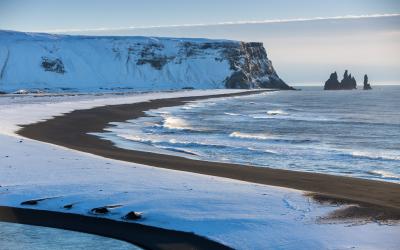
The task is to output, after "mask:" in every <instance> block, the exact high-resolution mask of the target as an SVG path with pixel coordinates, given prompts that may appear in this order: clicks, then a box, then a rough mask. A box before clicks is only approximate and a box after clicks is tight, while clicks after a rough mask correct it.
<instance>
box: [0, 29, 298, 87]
mask: <svg viewBox="0 0 400 250" xmlns="http://www.w3.org/2000/svg"><path fill="white" fill-rule="evenodd" d="M182 88H195V89H212V88H242V89H243V88H278V89H291V87H289V86H288V85H287V84H286V83H284V82H283V81H282V80H281V79H280V78H279V76H278V75H277V73H276V72H275V70H274V68H273V66H272V63H271V61H270V60H269V59H268V57H267V53H266V51H265V49H264V47H263V44H262V43H257V42H239V41H231V40H209V39H187V38H186V39H185V38H155V37H118V36H115V37H113V36H69V35H52V34H43V33H22V32H14V31H1V30H0V91H2V92H7V93H9V92H16V91H17V92H18V91H19V92H21V93H24V92H30V91H40V92H41V91H44V92H51V91H103V92H104V91H115V90H127V89H128V90H140V91H142V90H161V89H164V90H165V89H182Z"/></svg>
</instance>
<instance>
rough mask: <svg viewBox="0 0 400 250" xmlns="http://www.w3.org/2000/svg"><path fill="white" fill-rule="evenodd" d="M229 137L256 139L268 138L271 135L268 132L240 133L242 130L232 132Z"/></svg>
mask: <svg viewBox="0 0 400 250" xmlns="http://www.w3.org/2000/svg"><path fill="white" fill-rule="evenodd" d="M229 136H230V137H236V138H242V139H256V140H268V139H272V137H271V136H270V135H268V134H249V133H242V132H238V131H235V132H232V133H231V134H230V135H229Z"/></svg>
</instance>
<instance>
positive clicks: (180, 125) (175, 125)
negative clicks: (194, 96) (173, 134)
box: [163, 116, 193, 130]
mask: <svg viewBox="0 0 400 250" xmlns="http://www.w3.org/2000/svg"><path fill="white" fill-rule="evenodd" d="M163 117H164V121H163V127H164V128H167V129H177V130H192V129H193V128H192V127H191V126H190V125H189V123H188V122H187V121H186V120H184V119H182V118H179V117H175V116H163Z"/></svg>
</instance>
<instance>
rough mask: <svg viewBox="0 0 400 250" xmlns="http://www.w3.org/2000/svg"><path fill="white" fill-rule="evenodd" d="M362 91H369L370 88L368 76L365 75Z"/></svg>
mask: <svg viewBox="0 0 400 250" xmlns="http://www.w3.org/2000/svg"><path fill="white" fill-rule="evenodd" d="M363 89H364V90H370V89H372V88H371V84H369V83H368V76H367V74H365V75H364V88H363Z"/></svg>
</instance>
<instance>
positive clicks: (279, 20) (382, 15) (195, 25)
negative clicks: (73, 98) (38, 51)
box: [30, 13, 400, 33]
mask: <svg viewBox="0 0 400 250" xmlns="http://www.w3.org/2000/svg"><path fill="white" fill-rule="evenodd" d="M398 16H400V13H386V14H366V15H344V16H329V17H311V18H286V19H265V20H255V21H252V20H247V21H229V22H218V23H193V24H170V25H148V26H127V27H116V28H110V27H102V28H91V29H50V30H37V31H30V32H43V33H67V32H96V31H123V30H137V29H163V28H186V27H207V26H225V25H245V24H273V23H291V22H308V21H321V20H351V19H367V18H382V17H398Z"/></svg>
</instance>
